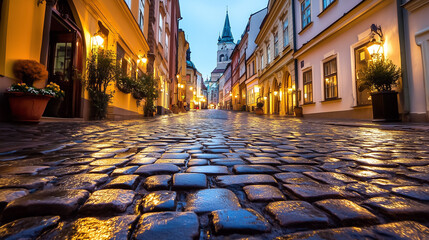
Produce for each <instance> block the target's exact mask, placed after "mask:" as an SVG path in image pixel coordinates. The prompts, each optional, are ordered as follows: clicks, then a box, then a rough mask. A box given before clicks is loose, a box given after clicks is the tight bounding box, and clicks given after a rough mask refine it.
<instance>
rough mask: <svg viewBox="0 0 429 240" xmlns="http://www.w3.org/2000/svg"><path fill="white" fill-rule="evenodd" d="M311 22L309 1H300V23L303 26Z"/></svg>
mask: <svg viewBox="0 0 429 240" xmlns="http://www.w3.org/2000/svg"><path fill="white" fill-rule="evenodd" d="M310 22H311V1H310V0H304V1H302V2H301V24H302V28H305V27H306V26H307V25H308V24H310Z"/></svg>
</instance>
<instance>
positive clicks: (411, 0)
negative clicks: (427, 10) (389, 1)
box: [402, 0, 429, 12]
mask: <svg viewBox="0 0 429 240" xmlns="http://www.w3.org/2000/svg"><path fill="white" fill-rule="evenodd" d="M426 4H429V2H428V1H427V0H408V1H407V2H406V3H404V4H403V5H402V7H403V8H405V9H407V10H408V11H410V12H414V11H416V10H418V9H420V8H421V7H423V6H424V5H426Z"/></svg>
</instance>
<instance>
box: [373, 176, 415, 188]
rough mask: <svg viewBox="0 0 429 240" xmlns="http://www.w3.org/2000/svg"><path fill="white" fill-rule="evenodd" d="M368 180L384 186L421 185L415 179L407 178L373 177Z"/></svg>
mask: <svg viewBox="0 0 429 240" xmlns="http://www.w3.org/2000/svg"><path fill="white" fill-rule="evenodd" d="M367 182H368V183H370V184H374V185H378V186H380V187H383V188H388V187H401V186H419V185H420V184H419V183H417V182H415V181H411V180H405V179H400V178H391V179H385V178H379V179H372V180H369V181H367Z"/></svg>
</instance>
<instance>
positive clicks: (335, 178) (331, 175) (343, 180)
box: [304, 172, 357, 185]
mask: <svg viewBox="0 0 429 240" xmlns="http://www.w3.org/2000/svg"><path fill="white" fill-rule="evenodd" d="M304 175H306V176H309V177H311V178H313V179H316V180H317V181H319V182H322V183H326V184H329V185H344V184H347V183H354V182H357V180H355V179H353V178H350V177H348V176H346V175H344V174H341V173H335V172H304Z"/></svg>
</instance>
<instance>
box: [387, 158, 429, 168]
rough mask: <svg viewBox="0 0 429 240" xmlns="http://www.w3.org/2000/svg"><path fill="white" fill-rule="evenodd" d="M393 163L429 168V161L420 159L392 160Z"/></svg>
mask: <svg viewBox="0 0 429 240" xmlns="http://www.w3.org/2000/svg"><path fill="white" fill-rule="evenodd" d="M391 162H393V163H397V164H399V165H403V166H407V167H414V166H428V165H429V159H420V158H419V159H418V158H400V159H395V160H392V161H391Z"/></svg>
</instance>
